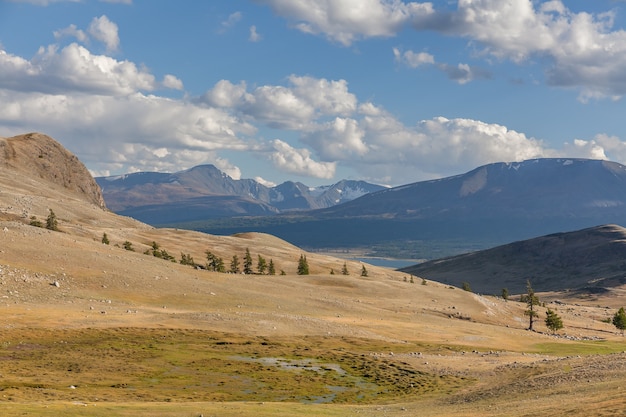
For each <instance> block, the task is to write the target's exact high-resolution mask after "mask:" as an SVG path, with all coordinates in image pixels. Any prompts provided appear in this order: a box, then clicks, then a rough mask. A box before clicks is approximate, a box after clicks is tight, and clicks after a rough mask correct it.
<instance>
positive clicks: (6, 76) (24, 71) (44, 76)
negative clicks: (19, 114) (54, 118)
mask: <svg viewBox="0 0 626 417" xmlns="http://www.w3.org/2000/svg"><path fill="white" fill-rule="evenodd" d="M0 74H2V77H0V88H8V89H16V90H30V91H38V92H41V93H59V92H71V91H74V92H83V93H91V94H113V95H123V94H129V93H132V92H135V91H151V90H153V89H154V88H155V86H156V83H155V79H154V76H153V75H152V74H150V73H149V72H147V71H145V70H142V69H139V68H137V66H136V65H135V64H134V63H132V62H129V61H118V60H116V59H114V58H111V57H108V56H105V55H93V54H92V53H91V52H90V51H89V50H88V49H86V48H85V47H83V46H80V45H78V44H76V43H72V44H70V45H68V46H66V47H64V48H63V49H61V50H58V48H57V47H56V46H54V45H52V46H49V47H47V48H43V47H42V48H40V49H39V51H38V52H37V54H36V55H35V57H34V58H33V59H32V60H30V61H28V60H26V59H24V58H22V57H18V56H15V55H11V54H9V53H7V52H6V51H3V50H0Z"/></svg>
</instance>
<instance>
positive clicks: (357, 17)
mask: <svg viewBox="0 0 626 417" xmlns="http://www.w3.org/2000/svg"><path fill="white" fill-rule="evenodd" d="M256 1H257V2H258V3H262V4H267V5H269V6H270V7H271V8H272V10H274V12H275V13H276V14H278V15H280V16H283V17H285V18H287V19H288V20H290V21H291V22H292V24H293V25H294V27H296V28H297V29H298V30H300V31H302V32H305V33H311V34H316V35H317V34H323V35H325V36H327V37H328V38H329V39H331V40H332V41H334V42H338V43H340V44H342V45H344V46H348V45H350V44H352V43H353V42H355V41H357V40H359V39H366V38H372V37H390V36H394V35H395V34H396V33H397V32H398V31H399V30H400V29H401V28H402V27H403V26H405V25H406V24H407V23H408V22H409V21H411V19H412V18H413V17H414V16H416V15H422V14H430V13H431V12H432V4H431V3H416V2H410V3H404V2H402V1H400V0H256Z"/></svg>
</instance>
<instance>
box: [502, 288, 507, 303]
mask: <svg viewBox="0 0 626 417" xmlns="http://www.w3.org/2000/svg"><path fill="white" fill-rule="evenodd" d="M502 299H503V300H505V301H506V300H508V299H509V290H508V288H502Z"/></svg>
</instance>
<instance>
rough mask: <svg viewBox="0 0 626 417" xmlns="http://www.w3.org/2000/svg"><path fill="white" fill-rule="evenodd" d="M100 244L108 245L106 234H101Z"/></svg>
mask: <svg viewBox="0 0 626 417" xmlns="http://www.w3.org/2000/svg"><path fill="white" fill-rule="evenodd" d="M102 243H103V244H105V245H108V244H109V243H110V242H109V237H108V236H107V234H106V232H104V233H103V234H102Z"/></svg>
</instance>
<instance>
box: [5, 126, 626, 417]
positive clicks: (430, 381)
mask: <svg viewBox="0 0 626 417" xmlns="http://www.w3.org/2000/svg"><path fill="white" fill-rule="evenodd" d="M0 144H1V145H2V146H3V149H4V150H5V152H1V153H0V164H1V165H2V169H1V170H0V311H1V312H2V314H1V315H0V328H1V329H2V331H1V332H0V409H2V411H3V413H4V414H6V415H32V416H57V415H64V416H101V415H107V416H130V415H132V416H152V415H160V416H190V417H191V416H200V415H203V416H209V415H220V416H241V415H255V416H379V415H387V416H392V417H393V416H406V415H421V416H433V417H439V416H453V417H454V416H458V417H461V416H527V415H535V416H542V415H543V416H552V415H562V414H568V415H571V416H587V415H590V413H593V414H595V415H605V416H612V415H615V416H617V415H621V414H622V413H623V409H624V407H625V406H626V402H625V400H624V398H623V395H622V394H621V388H620V387H621V386H622V385H623V381H624V378H625V377H626V367H625V366H624V364H625V363H626V361H625V359H626V356H625V354H624V353H623V352H624V350H625V349H624V346H625V345H624V343H625V342H624V337H623V336H622V334H621V333H620V332H619V331H618V330H617V329H616V328H615V326H613V325H612V324H611V323H610V321H611V318H612V317H613V315H614V314H615V312H616V310H617V308H619V307H620V306H621V305H622V304H623V303H624V300H625V298H624V296H625V295H624V291H625V289H624V288H623V287H622V286H615V287H614V288H613V290H612V291H610V292H606V293H599V294H589V296H588V297H581V296H580V294H572V293H569V292H567V291H550V292H538V293H537V295H538V297H539V298H540V300H541V301H542V304H541V305H540V306H537V311H538V313H539V318H538V319H537V321H536V323H535V324H536V327H535V331H528V330H527V327H528V318H527V317H526V316H525V314H524V311H525V310H526V308H527V306H526V304H525V303H522V302H520V301H519V296H520V294H519V293H512V294H511V295H510V297H509V299H508V300H504V299H503V298H502V297H499V296H494V295H490V294H480V293H474V292H470V291H464V290H462V289H461V288H459V287H457V286H453V285H450V284H446V283H441V282H438V281H435V280H431V279H424V278H423V277H421V276H419V275H414V274H411V273H408V272H402V271H395V270H392V269H389V268H384V267H378V266H375V265H372V264H364V263H362V262H360V261H356V260H345V259H342V258H340V257H336V256H332V255H333V254H332V253H317V252H314V251H305V250H304V249H302V248H300V247H298V246H296V245H293V244H292V243H289V242H287V241H285V240H282V239H279V238H277V237H275V236H272V235H268V234H263V233H258V232H247V233H239V234H235V235H231V236H217V235H211V234H205V233H201V232H197V231H191V230H183V229H176V228H155V227H152V226H149V225H147V224H144V223H140V222H138V221H136V220H134V219H131V218H128V217H123V216H119V215H117V214H114V213H112V212H111V211H109V210H107V209H106V207H104V206H102V205H100V204H99V201H100V199H99V197H98V189H97V187H92V186H93V183H91V182H90V181H89V180H88V179H85V178H84V173H85V172H86V170H85V169H84V167H82V164H80V162H79V161H77V160H76V159H73V158H72V157H71V155H68V154H67V153H66V152H65V151H64V150H63V149H60V148H58V147H57V146H56V143H55V142H54V141H53V140H52V139H50V138H48V137H46V136H43V135H31V136H26V137H16V138H8V139H1V140H0ZM7 149H9V150H11V152H8V151H6V150H7ZM33 155H35V156H36V157H35V158H32V156H33ZM38 155H43V156H42V158H39V157H38ZM31 158H32V159H31ZM46 166H58V167H65V169H66V171H64V172H66V173H67V175H65V176H64V177H63V175H61V173H60V172H57V173H56V175H55V173H51V172H50V170H48V169H42V170H38V167H44V168H45V167H46ZM72 172H74V173H75V174H71V175H70V173H72ZM72 175H76V176H72ZM81 175H82V176H81ZM61 177H62V178H64V181H61V180H60V178H61ZM79 178H83V181H84V182H82V183H81V186H80V187H75V186H74V185H75V184H77V183H78V182H79V181H78V180H79ZM85 190H88V191H89V192H86V191H85ZM51 210H52V211H53V212H54V213H55V214H56V218H57V220H58V230H50V229H47V228H45V227H37V226H32V225H30V224H31V223H32V221H33V218H34V219H35V220H39V221H40V222H42V223H43V224H45V223H46V218H47V216H49V215H50V211H51ZM104 234H106V236H107V238H108V239H107V241H108V244H107V243H104V242H103V240H104V239H103V236H104ZM155 243H156V244H157V245H155ZM155 246H158V247H159V248H160V252H159V254H161V255H162V253H163V251H164V250H165V251H166V252H167V253H168V254H170V255H171V257H172V258H173V259H170V260H168V259H165V258H164V257H163V256H161V257H158V256H155V255H154V253H153V252H154V247H155ZM131 248H132V249H133V250H130V249H131ZM207 251H210V252H211V253H213V254H215V255H217V256H219V257H222V258H223V259H224V260H226V263H227V264H228V260H230V259H231V258H232V257H233V256H234V255H237V256H238V257H239V259H244V257H245V254H246V252H247V251H249V252H250V253H251V255H252V259H253V265H254V267H255V268H256V265H257V259H258V256H259V255H260V256H262V257H263V258H265V259H267V260H270V259H271V260H272V261H273V263H275V265H276V266H277V273H276V275H269V274H259V273H256V271H255V272H254V273H251V274H242V273H241V272H239V273H223V272H214V271H209V270H207V269H205V268H204V267H202V266H204V264H205V263H206V260H207V255H206V252H207ZM182 255H185V258H188V257H191V258H193V259H194V260H195V263H197V264H198V265H200V266H201V267H192V266H190V265H184V264H181V262H180V260H182ZM303 255H304V256H306V260H307V262H308V266H309V274H306V275H299V274H298V273H297V272H298V259H299V258H300V257H301V256H303ZM344 265H345V266H346V268H347V270H348V274H347V275H343V274H341V273H340V272H339V271H341V270H342V268H343V267H344ZM364 266H365V267H366V269H367V276H363V275H361V273H360V271H361V270H362V268H363V267H364ZM282 272H284V275H283V274H282ZM521 279H525V277H521ZM547 308H550V309H552V310H554V311H556V312H557V313H558V315H559V316H560V317H561V318H562V319H563V324H564V328H563V329H561V330H559V331H558V332H557V333H556V334H553V333H552V332H551V331H550V330H549V329H548V328H547V327H546V325H545V323H544V318H545V315H546V310H547Z"/></svg>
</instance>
